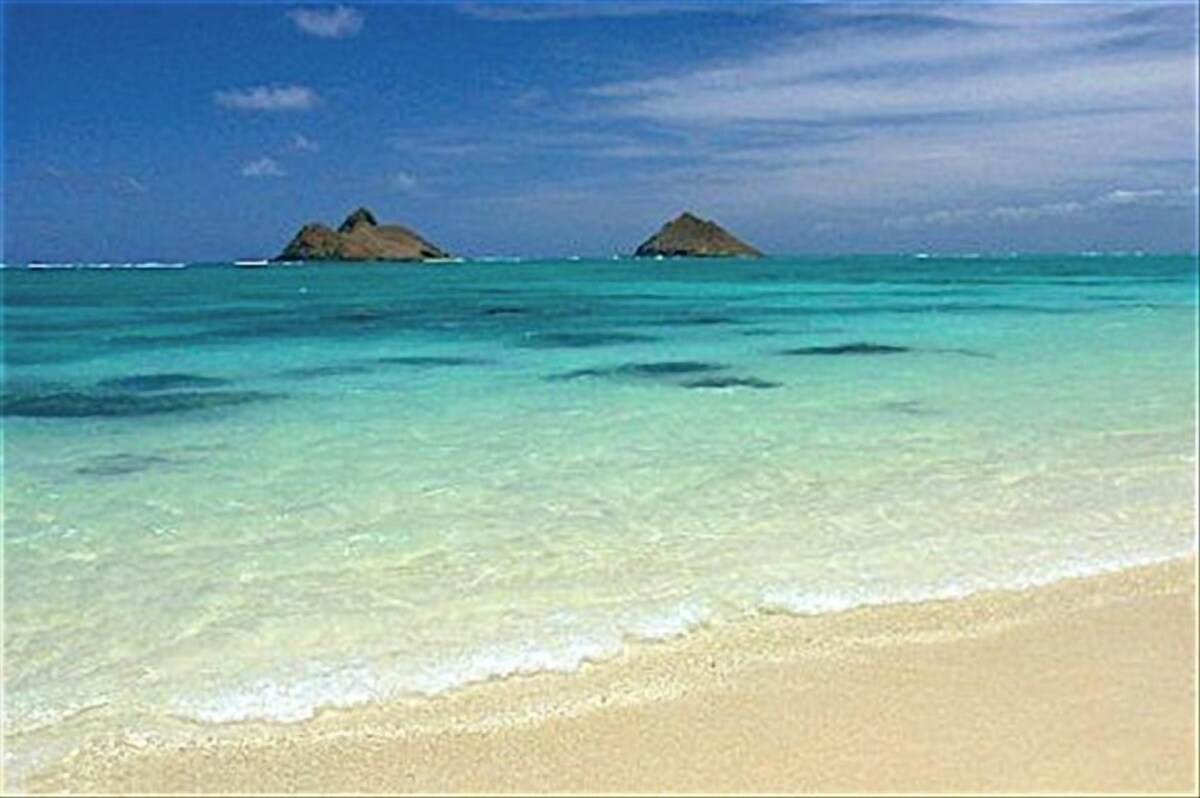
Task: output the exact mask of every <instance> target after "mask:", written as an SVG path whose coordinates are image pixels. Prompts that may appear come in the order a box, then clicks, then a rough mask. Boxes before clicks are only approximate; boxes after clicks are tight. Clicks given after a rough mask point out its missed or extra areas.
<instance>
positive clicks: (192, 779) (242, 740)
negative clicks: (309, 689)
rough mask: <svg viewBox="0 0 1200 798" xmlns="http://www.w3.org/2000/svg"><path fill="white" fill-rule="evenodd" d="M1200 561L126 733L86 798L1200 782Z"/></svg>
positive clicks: (776, 624)
mask: <svg viewBox="0 0 1200 798" xmlns="http://www.w3.org/2000/svg"><path fill="white" fill-rule="evenodd" d="M1196 673H1197V670H1196V560H1195V558H1188V559H1186V560H1177V561H1173V562H1170V563H1166V564H1162V565H1156V566H1148V567H1144V568H1137V569H1131V570H1127V571H1123V572H1119V573H1116V574H1109V575H1104V576H1099V577H1092V578H1087V579H1079V580H1067V581H1064V582H1059V583H1056V584H1054V585H1051V586H1047V587H1042V588H1037V589H1033V590H1029V591H1025V592H1021V593H1007V594H989V595H979V596H975V597H970V598H968V599H964V600H960V601H948V602H931V603H927V604H920V605H904V606H892V607H882V608H873V609H863V610H855V611H850V612H845V613H837V614H831V615H828V616H813V617H805V618H797V617H789V616H767V617H762V618H758V619H753V620H749V621H746V622H744V623H741V624H731V625H727V626H725V627H720V628H715V629H709V630H704V631H702V632H700V633H699V634H696V635H693V636H691V637H689V638H687V639H685V640H680V641H675V642H668V643H663V644H657V645H644V646H639V647H636V648H635V649H633V650H632V651H630V652H629V653H627V654H626V655H624V656H622V657H621V658H619V659H618V660H617V661H611V662H606V663H601V664H598V665H593V666H587V667H585V668H584V670H583V671H582V672H581V673H577V674H572V675H557V674H548V675H547V674H543V675H539V676H534V677H527V678H516V679H508V680H504V681H501V682H494V683H490V684H485V685H480V686H476V687H472V688H467V689H464V690H461V691H458V692H457V693H456V694H454V695H452V696H450V697H447V698H442V699H438V700H434V701H423V702H415V703H413V704H412V705H407V706H397V705H393V706H389V707H386V708H373V709H370V710H362V709H359V710H351V711H340V712H327V713H324V714H322V715H321V716H319V717H318V718H317V719H315V720H313V721H311V722H309V723H304V724H295V725H291V726H285V727H274V728H270V727H265V726H254V727H251V726H244V727H241V728H236V729H230V730H229V736H227V737H225V738H214V739H212V740H211V741H209V742H208V743H207V744H205V745H203V746H189V747H187V748H181V749H180V748H177V749H169V748H160V747H156V746H153V745H149V746H147V745H146V743H145V741H125V742H122V743H120V744H114V745H113V746H112V747H109V748H106V749H104V750H98V749H93V750H90V751H85V752H81V753H80V754H78V755H77V756H75V757H73V758H72V759H70V760H68V761H67V762H65V763H62V764H61V765H59V766H57V767H54V768H51V769H49V770H45V771H43V772H41V773H39V774H37V775H36V776H34V777H33V778H32V779H31V780H30V782H29V783H28V785H27V786H28V787H29V789H30V790H31V791H35V792H44V791H60V790H68V791H72V792H93V791H102V792H109V791H113V792H180V791H184V792H263V791H265V792H282V791H302V792H574V791H603V792H641V791H668V792H697V791H705V792H708V791H717V792H739V791H754V792H806V791H821V792H825V791H835V792H841V791H848V792H859V791H864V792H865V791H872V792H873V791H888V792H908V791H921V792H924V791H934V792H966V791H971V792H975V791H980V792H990V791H1002V792H1028V791H1037V792H1045V791H1053V792H1058V791H1066V792H1138V793H1142V792H1156V793H1179V794H1184V793H1194V791H1195V789H1196V772H1197V770H1196V754H1195V752H1196Z"/></svg>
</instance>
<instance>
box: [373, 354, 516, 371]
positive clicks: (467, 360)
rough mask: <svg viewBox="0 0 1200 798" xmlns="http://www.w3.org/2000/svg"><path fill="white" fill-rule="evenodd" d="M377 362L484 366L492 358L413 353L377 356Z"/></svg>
mask: <svg viewBox="0 0 1200 798" xmlns="http://www.w3.org/2000/svg"><path fill="white" fill-rule="evenodd" d="M375 362H376V363H383V364H385V365H389V366H414V367H418V368H420V367H426V368H428V367H434V366H484V365H487V364H488V363H491V362H492V361H490V360H485V359H483V358H478V357H442V356H438V355H412V356H409V357H404V356H397V357H379V358H375Z"/></svg>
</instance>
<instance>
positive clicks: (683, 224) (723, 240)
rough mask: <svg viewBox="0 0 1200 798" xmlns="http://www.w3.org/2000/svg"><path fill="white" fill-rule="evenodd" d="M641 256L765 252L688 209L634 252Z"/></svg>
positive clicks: (747, 255) (751, 254) (737, 255)
mask: <svg viewBox="0 0 1200 798" xmlns="http://www.w3.org/2000/svg"><path fill="white" fill-rule="evenodd" d="M633 254H634V256H635V257H638V258H653V257H666V258H761V257H763V253H761V252H759V251H758V250H757V249H755V248H754V247H752V246H750V245H749V244H747V243H746V242H744V241H742V240H740V239H738V238H737V237H735V236H734V235H732V234H731V233H729V232H728V231H727V230H725V228H723V227H721V225H719V224H717V223H716V222H713V221H709V220H707V219H701V218H700V217H699V216H696V215H695V214H692V213H690V212H684V213H682V214H680V215H679V216H678V217H677V218H675V219H672V220H671V221H669V222H667V223H666V224H664V225H663V226H662V229H661V230H659V231H658V232H657V233H655V234H654V235H652V236H650V238H648V239H646V241H645V242H644V243H643V244H642V245H641V246H640V247H638V248H637V251H636V252H634V253H633Z"/></svg>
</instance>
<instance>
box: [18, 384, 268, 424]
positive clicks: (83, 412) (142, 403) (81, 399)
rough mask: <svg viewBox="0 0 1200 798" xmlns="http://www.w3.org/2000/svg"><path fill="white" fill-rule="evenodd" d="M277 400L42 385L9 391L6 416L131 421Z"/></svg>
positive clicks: (245, 394)
mask: <svg viewBox="0 0 1200 798" xmlns="http://www.w3.org/2000/svg"><path fill="white" fill-rule="evenodd" d="M278 397H279V394H272V393H263V392H261V391H174V392H156V393H113V392H109V391H98V390H62V389H59V388H51V387H48V386H41V387H28V388H23V389H18V390H14V391H10V392H6V393H5V395H4V406H3V414H4V415H5V416H23V417H26V418H132V417H136V416H151V415H159V414H163V413H183V412H187V411H192V410H212V409H216V408H220V407H232V406H235V405H243V404H249V403H251V402H262V401H266V400H269V399H275V398H278Z"/></svg>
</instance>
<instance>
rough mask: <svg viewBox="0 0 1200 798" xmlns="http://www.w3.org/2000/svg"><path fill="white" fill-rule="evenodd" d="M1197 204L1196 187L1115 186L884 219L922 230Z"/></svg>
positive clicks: (896, 225) (889, 224)
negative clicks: (1055, 198) (1084, 194)
mask: <svg viewBox="0 0 1200 798" xmlns="http://www.w3.org/2000/svg"><path fill="white" fill-rule="evenodd" d="M1195 205H1196V188H1195V187H1194V186H1193V187H1192V188H1190V189H1180V188H1147V189H1121V188H1118V189H1113V190H1111V191H1107V192H1105V193H1103V194H1099V195H1096V196H1093V197H1088V198H1086V199H1075V200H1065V201H1060V202H1043V203H1037V204H1033V205H996V206H992V207H987V208H948V209H941V210H935V211H930V212H927V213H922V214H914V215H909V216H897V217H889V218H886V219H883V220H882V224H883V225H884V226H885V227H892V228H898V229H921V228H926V227H928V226H930V225H959V224H977V223H980V222H989V223H995V222H1026V221H1031V220H1034V219H1045V218H1056V217H1065V216H1076V215H1079V214H1084V213H1088V212H1096V211H1104V210H1111V209H1114V208H1130V207H1134V206H1143V207H1160V208H1162V207H1167V208H1188V207H1195Z"/></svg>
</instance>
